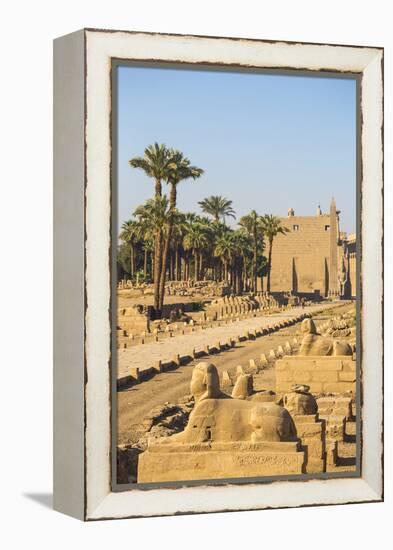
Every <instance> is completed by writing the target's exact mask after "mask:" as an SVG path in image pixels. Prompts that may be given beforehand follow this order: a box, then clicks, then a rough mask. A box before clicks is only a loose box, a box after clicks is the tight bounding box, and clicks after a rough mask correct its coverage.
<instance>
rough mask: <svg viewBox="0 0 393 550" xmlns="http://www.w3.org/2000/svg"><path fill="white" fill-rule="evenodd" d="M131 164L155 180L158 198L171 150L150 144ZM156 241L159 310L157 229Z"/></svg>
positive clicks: (159, 235)
mask: <svg viewBox="0 0 393 550" xmlns="http://www.w3.org/2000/svg"><path fill="white" fill-rule="evenodd" d="M129 163H130V166H132V167H133V168H139V169H141V170H143V171H144V172H145V174H146V175H147V176H148V177H149V178H152V179H153V180H154V183H155V198H156V199H158V198H160V197H161V195H162V180H166V179H167V178H168V176H169V172H170V163H171V152H170V150H169V149H168V148H167V147H166V145H164V144H163V143H162V144H161V145H159V144H158V143H157V142H156V143H154V145H149V146H148V147H146V149H145V150H144V156H143V157H134V158H132V159H131V160H130V161H129ZM154 243H155V251H154V258H155V266H154V296H155V298H154V307H155V309H157V310H159V306H160V270H161V260H162V252H163V249H162V232H161V231H160V230H157V233H156V237H155V239H154Z"/></svg>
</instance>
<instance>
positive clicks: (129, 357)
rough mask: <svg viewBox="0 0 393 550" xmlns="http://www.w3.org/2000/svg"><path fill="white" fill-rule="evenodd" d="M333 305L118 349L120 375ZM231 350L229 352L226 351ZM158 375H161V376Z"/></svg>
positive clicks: (255, 319)
mask: <svg viewBox="0 0 393 550" xmlns="http://www.w3.org/2000/svg"><path fill="white" fill-rule="evenodd" d="M337 306H338V307H339V309H340V310H341V309H342V308H343V307H345V306H342V305H341V306H340V305H339V304H337ZM331 308H332V303H328V304H316V305H312V306H307V307H305V308H303V309H302V308H292V309H290V310H287V311H283V312H280V313H276V314H272V315H266V316H258V317H250V318H248V319H243V320H240V321H237V322H234V323H229V324H227V325H222V326H213V327H212V328H208V329H205V330H200V329H199V330H197V331H196V332H192V333H189V334H186V335H184V336H183V335H176V336H174V337H173V338H166V339H164V340H161V341H159V342H149V343H146V344H137V345H135V346H132V347H131V348H127V349H120V350H118V378H121V377H123V376H126V375H127V374H128V372H129V368H130V367H138V368H139V369H140V370H141V371H142V370H144V369H149V368H150V367H152V366H153V365H154V364H155V363H156V362H157V361H159V360H161V361H163V362H164V361H170V360H171V359H172V358H173V356H174V355H175V354H179V355H191V353H192V350H193V349H195V350H197V351H199V350H202V349H203V348H204V346H206V345H209V346H211V347H213V346H214V345H215V344H216V342H218V341H219V342H221V343H224V342H226V341H228V339H229V338H236V336H238V335H242V334H244V333H245V332H246V331H247V330H253V329H258V328H260V327H264V328H265V327H268V326H273V325H275V324H276V323H279V322H280V321H283V320H285V319H290V318H291V317H296V316H297V315H299V314H302V313H312V312H314V311H318V310H322V309H324V310H328V309H331ZM262 340H263V344H262V342H261V345H263V346H264V345H265V344H266V342H268V341H269V340H268V338H267V337H266V336H263V337H260V338H259V339H258V342H259V341H262ZM279 344H282V345H283V344H285V339H283V338H282V337H281V338H280V339H279V341H277V345H279ZM277 345H275V346H273V345H272V343H270V344H269V346H270V347H267V348H266V346H264V350H262V349H261V352H262V351H264V352H269V350H270V349H271V348H273V347H275V349H277ZM228 353H229V352H225V355H227V354H228ZM164 376H165V375H164ZM155 378H156V379H157V376H156V377H155Z"/></svg>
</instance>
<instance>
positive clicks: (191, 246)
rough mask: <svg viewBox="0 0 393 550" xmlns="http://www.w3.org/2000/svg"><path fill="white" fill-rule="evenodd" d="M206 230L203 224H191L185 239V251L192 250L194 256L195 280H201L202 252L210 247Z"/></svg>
mask: <svg viewBox="0 0 393 550" xmlns="http://www.w3.org/2000/svg"><path fill="white" fill-rule="evenodd" d="M208 242H209V241H208V237H207V234H206V228H205V227H204V226H203V224H201V223H198V222H196V223H190V224H189V225H188V227H187V232H186V234H185V236H184V239H183V246H184V249H185V250H192V253H193V255H194V278H195V280H196V281H198V280H199V276H200V274H201V271H202V261H203V255H202V250H203V249H204V248H205V247H206V246H207V245H208Z"/></svg>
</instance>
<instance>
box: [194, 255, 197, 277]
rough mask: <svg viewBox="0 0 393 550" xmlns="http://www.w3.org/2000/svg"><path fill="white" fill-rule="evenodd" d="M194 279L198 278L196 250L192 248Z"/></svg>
mask: <svg viewBox="0 0 393 550" xmlns="http://www.w3.org/2000/svg"><path fill="white" fill-rule="evenodd" d="M194 279H195V281H197V280H198V252H197V251H196V250H194Z"/></svg>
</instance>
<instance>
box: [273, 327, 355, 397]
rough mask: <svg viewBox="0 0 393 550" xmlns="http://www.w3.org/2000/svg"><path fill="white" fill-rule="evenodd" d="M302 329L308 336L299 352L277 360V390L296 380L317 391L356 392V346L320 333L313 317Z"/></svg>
mask: <svg viewBox="0 0 393 550" xmlns="http://www.w3.org/2000/svg"><path fill="white" fill-rule="evenodd" d="M301 330H302V333H303V335H304V336H303V339H302V342H301V345H300V348H299V354H298V355H293V356H286V357H283V358H282V359H280V360H278V361H277V362H276V392H277V393H285V392H287V391H288V390H290V389H291V387H292V386H293V384H307V385H308V386H310V388H311V391H312V392H313V393H316V394H321V393H325V394H326V393H333V394H336V393H345V392H351V393H352V394H355V392H356V361H355V360H354V359H353V352H354V349H353V348H352V346H351V345H350V344H349V343H348V342H345V341H342V340H336V339H334V338H328V337H325V336H321V335H320V334H318V332H317V329H316V326H315V323H314V321H313V320H312V319H305V320H304V321H303V323H302V327H301Z"/></svg>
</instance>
